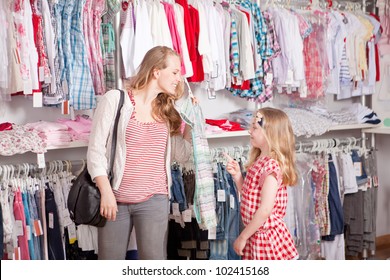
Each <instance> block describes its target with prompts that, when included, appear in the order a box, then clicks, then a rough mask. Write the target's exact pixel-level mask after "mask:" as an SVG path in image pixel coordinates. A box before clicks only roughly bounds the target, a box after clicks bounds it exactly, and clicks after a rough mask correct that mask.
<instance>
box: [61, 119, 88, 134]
mask: <svg viewBox="0 0 390 280" xmlns="http://www.w3.org/2000/svg"><path fill="white" fill-rule="evenodd" d="M57 122H58V123H61V124H64V125H66V126H67V127H68V130H69V131H70V132H71V133H74V134H81V133H90V132H91V127H92V119H90V118H85V117H83V116H80V115H77V117H76V120H70V119H58V120H57Z"/></svg>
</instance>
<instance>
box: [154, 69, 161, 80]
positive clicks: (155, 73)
mask: <svg viewBox="0 0 390 280" xmlns="http://www.w3.org/2000/svg"><path fill="white" fill-rule="evenodd" d="M153 77H154V78H155V79H158V78H159V77H160V70H159V69H154V70H153Z"/></svg>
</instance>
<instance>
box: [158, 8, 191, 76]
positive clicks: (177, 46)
mask: <svg viewBox="0 0 390 280" xmlns="http://www.w3.org/2000/svg"><path fill="white" fill-rule="evenodd" d="M162 4H163V5H164V10H165V14H166V16H167V19H168V26H169V31H170V32H171V37H172V45H173V49H174V50H175V51H176V52H177V53H178V54H179V55H180V57H181V60H180V61H181V74H182V75H185V73H186V69H185V66H184V59H183V52H182V50H181V40H180V34H179V31H178V30H177V24H176V19H175V11H174V8H173V6H172V5H171V4H169V3H166V2H162Z"/></svg>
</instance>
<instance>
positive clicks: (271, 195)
mask: <svg viewBox="0 0 390 280" xmlns="http://www.w3.org/2000/svg"><path fill="white" fill-rule="evenodd" d="M278 187H279V186H278V182H277V180H276V178H275V177H274V176H272V175H268V176H267V177H266V178H265V181H264V185H263V189H262V191H261V204H260V207H259V208H258V209H257V211H256V213H255V214H254V215H253V219H252V221H250V223H249V224H248V225H247V226H246V227H245V229H244V230H243V231H242V232H241V234H240V235H239V236H238V238H237V239H236V241H235V242H234V251H236V253H237V254H238V255H243V249H244V247H245V244H246V242H247V240H248V239H249V237H251V236H252V235H253V234H254V233H255V232H256V231H258V230H259V228H260V227H261V226H262V225H263V224H264V223H265V221H266V220H267V218H268V217H269V216H270V215H271V213H272V209H273V207H274V204H275V198H276V194H277V192H278Z"/></svg>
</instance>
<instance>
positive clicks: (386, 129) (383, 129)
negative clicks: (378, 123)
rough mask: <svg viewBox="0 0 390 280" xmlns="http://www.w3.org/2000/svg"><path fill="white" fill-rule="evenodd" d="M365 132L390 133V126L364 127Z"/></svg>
mask: <svg viewBox="0 0 390 280" xmlns="http://www.w3.org/2000/svg"><path fill="white" fill-rule="evenodd" d="M363 132H366V133H375V134H390V127H383V126H382V127H374V128H367V129H363Z"/></svg>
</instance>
